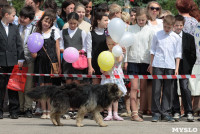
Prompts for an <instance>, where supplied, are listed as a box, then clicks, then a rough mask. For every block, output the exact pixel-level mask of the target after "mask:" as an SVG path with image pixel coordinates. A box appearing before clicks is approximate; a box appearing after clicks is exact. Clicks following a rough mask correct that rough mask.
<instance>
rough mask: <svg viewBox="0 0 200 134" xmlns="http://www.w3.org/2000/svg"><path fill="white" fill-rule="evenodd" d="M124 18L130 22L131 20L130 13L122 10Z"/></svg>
mask: <svg viewBox="0 0 200 134" xmlns="http://www.w3.org/2000/svg"><path fill="white" fill-rule="evenodd" d="M122 20H123V21H124V22H126V23H128V24H129V23H130V21H131V16H130V14H129V13H128V12H122Z"/></svg>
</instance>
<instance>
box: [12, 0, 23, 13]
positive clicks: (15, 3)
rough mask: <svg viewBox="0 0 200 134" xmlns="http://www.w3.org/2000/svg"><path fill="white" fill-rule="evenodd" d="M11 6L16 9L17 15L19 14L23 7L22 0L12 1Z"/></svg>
mask: <svg viewBox="0 0 200 134" xmlns="http://www.w3.org/2000/svg"><path fill="white" fill-rule="evenodd" d="M11 2H12V5H13V7H14V8H15V9H16V12H17V15H18V14H19V12H20V10H21V8H22V7H23V6H24V0H12V1H11Z"/></svg>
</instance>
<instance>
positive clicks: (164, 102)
mask: <svg viewBox="0 0 200 134" xmlns="http://www.w3.org/2000/svg"><path fill="white" fill-rule="evenodd" d="M173 74H174V69H166V68H157V67H153V75H173ZM152 82H153V83H152V84H153V85H152V106H151V110H152V115H153V116H154V115H155V116H161V115H162V116H166V115H170V114H171V110H172V105H173V85H174V80H173V79H153V81H152ZM162 87H163V88H162ZM161 89H163V90H162V96H161ZM160 99H161V101H160Z"/></svg>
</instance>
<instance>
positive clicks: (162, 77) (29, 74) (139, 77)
mask: <svg viewBox="0 0 200 134" xmlns="http://www.w3.org/2000/svg"><path fill="white" fill-rule="evenodd" d="M11 74H12V73H0V75H11ZM13 74H16V75H27V76H54V77H73V78H75V77H76V78H77V77H78V78H108V79H109V78H111V77H115V78H117V79H119V78H123V79H185V78H200V74H195V75H123V76H121V75H112V76H111V75H86V74H33V73H13Z"/></svg>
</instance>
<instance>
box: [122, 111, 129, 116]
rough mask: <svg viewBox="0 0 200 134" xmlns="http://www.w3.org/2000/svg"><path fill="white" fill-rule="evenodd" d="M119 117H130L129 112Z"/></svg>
mask: <svg viewBox="0 0 200 134" xmlns="http://www.w3.org/2000/svg"><path fill="white" fill-rule="evenodd" d="M120 116H122V117H131V111H130V112H124V113H122V114H121V115H120Z"/></svg>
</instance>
